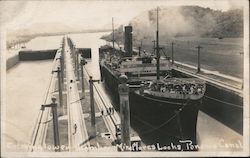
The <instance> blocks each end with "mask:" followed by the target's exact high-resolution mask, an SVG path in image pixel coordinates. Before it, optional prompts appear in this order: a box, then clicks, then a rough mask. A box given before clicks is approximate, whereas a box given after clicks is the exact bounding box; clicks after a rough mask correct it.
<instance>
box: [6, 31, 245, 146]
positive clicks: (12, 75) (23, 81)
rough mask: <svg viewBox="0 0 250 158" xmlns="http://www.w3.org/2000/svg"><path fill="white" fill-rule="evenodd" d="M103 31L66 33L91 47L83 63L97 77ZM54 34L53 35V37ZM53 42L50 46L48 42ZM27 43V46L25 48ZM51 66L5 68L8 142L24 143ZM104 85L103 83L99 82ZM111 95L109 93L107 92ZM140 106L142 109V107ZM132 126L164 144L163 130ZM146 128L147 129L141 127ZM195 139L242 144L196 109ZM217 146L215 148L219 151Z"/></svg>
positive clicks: (135, 123)
mask: <svg viewBox="0 0 250 158" xmlns="http://www.w3.org/2000/svg"><path fill="white" fill-rule="evenodd" d="M108 33H109V32H104V33H82V34H70V35H68V36H69V37H71V38H72V40H73V42H74V44H75V45H76V47H77V48H91V50H92V59H91V60H88V64H87V65H86V66H85V67H86V69H87V71H88V72H89V73H90V74H91V75H92V76H93V77H94V79H100V71H99V50H98V49H99V47H100V46H101V45H104V44H106V42H105V41H104V40H101V39H100V37H101V36H103V35H104V34H108ZM53 37H54V38H53ZM61 37H62V36H50V37H48V38H51V39H53V40H52V41H51V42H49V41H48V40H47V38H46V37H42V38H41V37H39V38H35V39H34V40H35V41H37V42H34V40H32V41H33V42H34V43H33V44H32V41H31V42H30V43H28V44H27V46H29V47H30V48H33V49H35V48H37V49H38V48H41V49H42V48H43V47H41V46H40V45H43V46H44V45H45V46H46V45H47V42H48V45H51V47H49V48H53V49H54V48H59V46H60V42H61ZM52 45H54V46H52ZM29 47H27V48H29ZM51 70H52V60H46V61H36V62H33V61H32V62H21V63H19V64H18V65H17V66H16V67H14V68H12V69H10V70H9V71H8V72H7V86H6V87H7V95H6V96H7V99H6V100H7V106H6V113H7V118H6V120H7V121H6V124H7V127H6V133H7V134H6V136H7V140H8V142H11V143H28V142H29V141H30V134H31V131H32V127H33V125H34V124H33V123H34V122H35V119H36V117H37V114H38V112H39V108H40V106H41V104H42V102H43V99H44V94H45V90H46V86H47V83H48V81H49V77H50V74H51ZM103 87H104V86H103ZM110 95H112V94H110ZM142 110H143V109H142ZM131 126H132V128H133V129H134V130H135V131H137V132H138V134H139V136H140V137H141V138H142V140H143V142H144V143H145V144H155V143H161V144H165V143H166V142H167V140H165V139H164V138H165V137H166V133H164V131H159V130H151V129H150V127H148V126H147V125H146V124H142V123H139V122H138V121H132V122H131ZM145 129H147V130H145ZM197 132H198V137H199V138H198V139H199V143H200V145H203V146H204V145H205V146H206V145H207V146H208V147H207V148H206V147H205V148H203V149H200V150H199V151H215V150H216V149H211V148H209V147H211V146H213V145H214V144H216V143H217V144H218V143H220V144H221V146H223V145H224V146H225V144H235V146H236V145H238V146H239V144H242V136H241V135H239V134H238V133H236V132H234V131H233V130H231V129H229V128H228V127H226V126H224V125H223V124H221V123H220V122H218V121H216V120H214V119H213V118H211V117H209V116H208V115H206V114H204V113H202V112H201V111H200V112H199V116H198V124H197ZM241 149H242V148H223V147H222V148H221V149H220V150H222V151H239V150H241ZM220 150H219V149H217V151H220Z"/></svg>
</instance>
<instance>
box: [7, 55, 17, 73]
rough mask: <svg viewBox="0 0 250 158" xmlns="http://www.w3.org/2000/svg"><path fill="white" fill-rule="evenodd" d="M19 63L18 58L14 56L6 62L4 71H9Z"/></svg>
mask: <svg viewBox="0 0 250 158" xmlns="http://www.w3.org/2000/svg"><path fill="white" fill-rule="evenodd" d="M18 62H19V56H18V55H15V56H12V57H10V58H8V59H7V60H6V70H9V69H10V68H12V67H13V66H15V65H16V64H18Z"/></svg>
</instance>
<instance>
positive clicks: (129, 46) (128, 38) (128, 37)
mask: <svg viewBox="0 0 250 158" xmlns="http://www.w3.org/2000/svg"><path fill="white" fill-rule="evenodd" d="M124 42H125V43H124V50H125V54H124V57H132V52H133V43H132V26H125V40H124Z"/></svg>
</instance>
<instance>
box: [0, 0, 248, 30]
mask: <svg viewBox="0 0 250 158" xmlns="http://www.w3.org/2000/svg"><path fill="white" fill-rule="evenodd" d="M246 1H247V0H154V1H153V0H118V1H117V0H116V1H114V0H92V1H90V0H82V1H80V0H75V1H69V0H61V1H55V0H46V1H45V0H43V1H39V0H33V1H24V0H22V1H0V23H1V24H2V27H7V28H8V29H10V30H18V29H23V28H28V27H30V26H32V25H33V24H39V23H58V24H64V25H67V26H71V27H74V28H82V29H99V28H104V27H111V18H112V17H114V20H115V24H116V26H119V25H121V24H124V25H125V24H128V23H129V21H130V20H131V19H132V18H133V17H135V16H137V15H138V14H140V13H141V12H143V11H146V10H149V9H153V8H156V7H157V6H160V7H161V6H176V5H198V6H202V7H209V8H211V9H216V10H222V11H226V10H228V9H230V8H235V7H236V8H237V7H239V6H242V5H244V3H243V2H246ZM109 25H110V26H109Z"/></svg>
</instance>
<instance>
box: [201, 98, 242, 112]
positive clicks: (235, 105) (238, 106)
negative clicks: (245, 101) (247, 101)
mask: <svg viewBox="0 0 250 158" xmlns="http://www.w3.org/2000/svg"><path fill="white" fill-rule="evenodd" d="M205 97H206V98H209V99H212V100H215V101H218V102H220V103H224V104H227V105H231V106H234V107H237V108H241V109H242V108H243V106H240V105H237V104H233V103H229V102H225V101H222V100H219V99H216V98H212V97H209V96H207V95H205Z"/></svg>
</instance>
